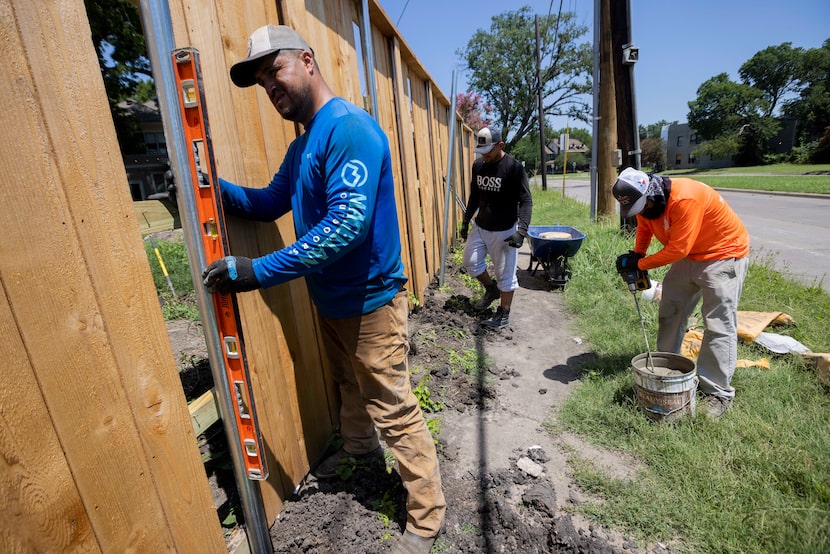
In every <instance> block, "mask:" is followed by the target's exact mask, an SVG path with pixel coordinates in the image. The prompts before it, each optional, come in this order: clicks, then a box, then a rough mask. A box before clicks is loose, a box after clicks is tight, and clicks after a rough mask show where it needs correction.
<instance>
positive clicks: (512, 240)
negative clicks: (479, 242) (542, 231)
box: [504, 231, 525, 248]
mask: <svg viewBox="0 0 830 554" xmlns="http://www.w3.org/2000/svg"><path fill="white" fill-rule="evenodd" d="M504 242H506V243H507V244H509V245H510V246H512V247H513V248H521V247H522V245H523V244H524V242H525V238H524V235H522V234H521V233H520V232H519V231H516V232H515V233H513V234H512V235H510V236H509V237H507V238H506V239H504Z"/></svg>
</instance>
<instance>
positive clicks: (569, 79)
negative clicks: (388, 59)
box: [456, 6, 593, 150]
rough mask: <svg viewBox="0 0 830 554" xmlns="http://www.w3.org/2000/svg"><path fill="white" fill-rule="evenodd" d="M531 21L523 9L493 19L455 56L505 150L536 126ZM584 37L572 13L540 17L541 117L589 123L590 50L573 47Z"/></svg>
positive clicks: (586, 45) (533, 29)
mask: <svg viewBox="0 0 830 554" xmlns="http://www.w3.org/2000/svg"><path fill="white" fill-rule="evenodd" d="M535 21H536V20H535V17H534V15H533V13H532V10H531V8H530V7H528V6H525V7H522V8H520V9H518V10H516V11H512V12H506V13H503V14H501V15H496V16H493V18H492V19H491V24H490V29H489V30H488V31H485V30H482V29H479V30H478V31H476V32H475V34H473V36H472V38H470V40H469V42H468V43H467V46H466V47H465V48H464V49H463V50H459V51H458V52H456V53H457V54H458V56H459V57H461V58H462V60H463V61H464V62H465V63H466V65H467V69H468V70H469V72H470V73H469V78H468V83H469V86H470V88H471V89H472V90H474V91H476V92H479V93H480V94H481V95H482V96H483V97H484V98H485V99H486V101H487V102H488V103H489V104H491V105H492V106H493V108H494V122H493V125H496V126H498V127H499V129H500V130H501V131H502V134H503V136H504V137H505V138H507V140H506V141H505V142H506V143H507V146H508V150H509V149H510V148H512V147H513V146H515V145H516V143H517V142H518V141H519V140H520V139H522V138H523V137H524V136H525V135H527V134H528V133H531V132H532V131H533V130H534V129H538V126H539V121H538V115H539V104H538V97H537V90H538V89H539V88H540V87H539V84H538V83H537V78H536V74H537V71H536V70H537V64H536V23H535ZM586 33H587V28H586V27H585V26H581V25H579V24H577V22H576V15H575V14H573V13H571V12H562V11H561V9H560V11H559V12H558V13H556V14H551V15H548V16H540V17H539V34H540V37H541V45H540V46H541V48H540V51H541V60H542V62H541V64H540V65H541V68H540V73H541V85H542V86H541V88H542V98H543V112H544V114H545V115H546V116H568V117H570V118H571V119H579V120H581V121H584V122H586V123H589V116H590V113H591V109H590V105H589V104H588V100H589V99H590V96H589V94H590V92H591V71H592V68H593V47H592V45H591V44H590V43H589V42H585V43H581V44H580V43H577V41H578V40H580V39H581V37H582V36H583V35H585V34H586ZM537 132H538V131H537ZM537 136H538V135H537Z"/></svg>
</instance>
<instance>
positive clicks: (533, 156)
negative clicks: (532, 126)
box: [505, 124, 559, 175]
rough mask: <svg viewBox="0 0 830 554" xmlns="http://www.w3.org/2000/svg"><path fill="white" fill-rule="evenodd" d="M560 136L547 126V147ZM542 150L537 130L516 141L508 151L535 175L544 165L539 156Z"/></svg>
mask: <svg viewBox="0 0 830 554" xmlns="http://www.w3.org/2000/svg"><path fill="white" fill-rule="evenodd" d="M558 136H559V135H558V134H556V131H554V130H553V128H552V127H551V126H550V125H548V124H546V125H545V145H548V144H550V143H551V141H553V140H554V139H555V138H557V137H558ZM505 148H506V147H505ZM541 149H542V146H541V145H540V144H539V131H538V130H535V131H531V132H529V133H528V134H526V135H525V136H523V137H522V138H520V139H519V140H518V141H516V144H515V145H514V146H513V147H512V148H510V149H509V150H508V153H509V154H510V155H511V156H513V157H514V158H516V159H517V160H519V161H520V162H522V164H524V166H525V168H526V169H527V171H528V172H529V173H530V174H531V175H535V174H536V173H540V172H541V171H542V166H543V164H542V163H541V162H540V155H539V154H540V153H541Z"/></svg>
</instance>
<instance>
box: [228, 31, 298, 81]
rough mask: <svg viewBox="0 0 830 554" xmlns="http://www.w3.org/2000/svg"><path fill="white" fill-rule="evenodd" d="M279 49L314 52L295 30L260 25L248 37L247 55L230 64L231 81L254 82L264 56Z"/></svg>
mask: <svg viewBox="0 0 830 554" xmlns="http://www.w3.org/2000/svg"><path fill="white" fill-rule="evenodd" d="M280 50H307V51H308V52H311V53H312V54H314V51H313V50H312V49H311V47H309V45H308V43H306V41H305V40H303V37H301V36H300V35H299V34H298V33H297V31H295V30H294V29H292V28H291V27H287V26H285V25H266V26H264V27H260V28H259V29H257V30H256V31H254V33H253V34H252V35H251V38H249V39H248V56H247V57H246V58H245V59H244V60H242V61H240V62H237V63H235V64H233V65H232V66H231V81H233V84H235V85H236V86H238V87H241V88H244V87H250V86H252V85H255V84H256V76H255V75H254V74H255V73H256V70H257V69H258V68H259V64H260V63H261V62H262V59H263V58H265V57H266V56H270V55H271V54H274V53H276V52H279V51H280Z"/></svg>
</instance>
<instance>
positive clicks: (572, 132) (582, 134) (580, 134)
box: [553, 127, 591, 147]
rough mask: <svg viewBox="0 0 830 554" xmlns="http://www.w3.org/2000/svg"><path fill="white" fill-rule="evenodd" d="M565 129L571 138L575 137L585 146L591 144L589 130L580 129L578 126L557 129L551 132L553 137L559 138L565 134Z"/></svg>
mask: <svg viewBox="0 0 830 554" xmlns="http://www.w3.org/2000/svg"><path fill="white" fill-rule="evenodd" d="M565 131H567V132H568V137H569V138H572V139H576V140H578V141H579V142H581V143H582V144H584V145H585V146H588V147H590V146H591V132H590V131H588V130H587V129H582V128H580V127H568V128H563V129H559V130H558V131H554V132H553V138H557V139H558V138H559V137H561V136H562V135H564V134H565Z"/></svg>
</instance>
